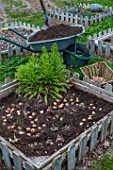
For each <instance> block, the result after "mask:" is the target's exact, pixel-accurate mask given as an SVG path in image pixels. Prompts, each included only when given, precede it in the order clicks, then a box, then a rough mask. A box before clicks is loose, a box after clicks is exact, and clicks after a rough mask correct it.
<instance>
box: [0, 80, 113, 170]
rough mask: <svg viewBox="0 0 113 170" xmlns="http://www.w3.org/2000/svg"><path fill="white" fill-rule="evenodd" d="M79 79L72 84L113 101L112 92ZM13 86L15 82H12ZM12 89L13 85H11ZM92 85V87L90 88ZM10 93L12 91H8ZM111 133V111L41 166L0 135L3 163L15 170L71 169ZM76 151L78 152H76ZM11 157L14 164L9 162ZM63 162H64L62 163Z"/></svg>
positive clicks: (112, 127) (112, 129) (6, 89)
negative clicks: (13, 167)
mask: <svg viewBox="0 0 113 170" xmlns="http://www.w3.org/2000/svg"><path fill="white" fill-rule="evenodd" d="M81 82H82V81H81V80H78V79H75V80H73V83H74V86H75V88H77V89H81V90H83V91H86V92H90V93H91V94H94V95H96V96H97V97H100V98H103V99H105V100H107V101H110V102H112V103H113V93H111V92H109V93H108V92H107V93H106V94H105V90H104V89H101V88H99V87H96V86H93V85H90V86H89V85H87V84H88V83H86V82H82V83H81ZM13 83H14V84H15V86H16V85H17V84H16V82H13ZM11 87H12V89H13V85H12V86H11ZM91 87H92V88H91ZM9 88H10V86H9V87H8V85H7V88H4V90H2V91H4V92H6V93H7V92H8V94H9V91H8V90H9ZM10 93H12V91H10ZM112 133H113V111H111V112H110V113H108V114H107V115H106V116H105V117H104V118H103V119H101V120H99V121H98V122H97V123H96V124H95V125H93V126H92V127H90V128H89V129H87V130H86V131H85V132H83V133H82V134H80V135H79V136H78V137H77V138H75V139H73V140H72V141H71V142H70V143H68V144H67V145H65V146H64V147H62V148H61V149H60V150H59V151H57V152H56V153H54V154H53V155H52V156H50V157H49V158H48V159H47V160H46V161H45V162H44V163H43V164H42V165H41V166H37V165H36V164H35V163H34V162H33V161H31V159H28V158H27V157H26V156H25V155H24V154H22V153H21V152H20V151H18V149H16V148H15V147H14V146H12V145H11V144H10V143H9V142H7V141H5V140H4V139H3V138H2V137H0V149H1V150H2V154H3V158H4V162H5V165H6V166H7V167H9V170H10V169H11V168H12V166H15V168H16V170H22V169H23V167H24V169H25V170H33V169H37V170H41V169H45V170H62V169H66V168H67V169H68V170H73V169H74V167H75V164H76V163H77V162H78V161H80V160H81V159H82V158H83V157H84V156H85V154H86V152H87V151H88V150H89V151H93V149H94V148H95V147H96V144H97V141H98V140H99V141H100V142H103V141H104V140H105V139H106V137H107V135H108V134H112ZM94 137H95V138H94ZM15 149H16V150H15ZM77 153H78V154H77ZM11 159H13V163H14V165H12V164H11ZM64 162H65V164H64Z"/></svg>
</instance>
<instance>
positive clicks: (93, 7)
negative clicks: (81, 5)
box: [90, 3, 103, 12]
mask: <svg viewBox="0 0 113 170" xmlns="http://www.w3.org/2000/svg"><path fill="white" fill-rule="evenodd" d="M90 10H91V11H92V12H101V11H103V6H102V5H100V4H98V3H96V4H91V5H90Z"/></svg>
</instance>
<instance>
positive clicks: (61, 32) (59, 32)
mask: <svg viewBox="0 0 113 170" xmlns="http://www.w3.org/2000/svg"><path fill="white" fill-rule="evenodd" d="M82 31H83V29H82V27H71V26H69V25H65V24H59V25H55V26H52V27H49V28H48V29H47V30H41V31H39V32H37V33H36V34H35V35H33V36H32V37H30V38H29V41H30V42H35V41H41V40H50V39H56V38H64V37H69V36H72V35H77V34H80V33H81V32H82Z"/></svg>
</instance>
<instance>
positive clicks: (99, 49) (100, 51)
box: [87, 28, 113, 61]
mask: <svg viewBox="0 0 113 170" xmlns="http://www.w3.org/2000/svg"><path fill="white" fill-rule="evenodd" d="M110 34H113V28H109V29H108V30H104V31H102V32H99V33H98V34H94V35H93V36H89V37H88V38H87V48H88V49H89V50H90V51H91V53H93V54H97V55H98V56H100V57H102V58H104V59H108V60H110V61H113V57H111V56H112V55H113V45H111V44H110V43H108V42H106V44H103V42H102V41H101V39H104V37H107V36H110Z"/></svg>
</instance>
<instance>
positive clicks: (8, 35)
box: [0, 28, 32, 51]
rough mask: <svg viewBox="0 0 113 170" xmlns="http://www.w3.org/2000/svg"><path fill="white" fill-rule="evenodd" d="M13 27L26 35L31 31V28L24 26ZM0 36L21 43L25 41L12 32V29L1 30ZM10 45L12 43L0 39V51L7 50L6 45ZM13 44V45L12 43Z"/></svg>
mask: <svg viewBox="0 0 113 170" xmlns="http://www.w3.org/2000/svg"><path fill="white" fill-rule="evenodd" d="M14 29H15V30H17V31H19V32H20V33H22V34H23V35H26V36H28V35H29V34H30V33H31V32H32V31H31V30H26V29H25V28H14ZM0 36H3V37H6V38H9V39H11V40H14V41H16V42H18V43H20V44H23V42H24V41H25V39H24V38H22V37H20V36H19V35H17V34H15V33H13V32H12V31H2V32H0ZM10 45H12V44H11V43H9V42H6V41H4V40H0V46H1V51H4V50H7V48H8V46H10ZM13 46H15V45H13Z"/></svg>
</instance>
